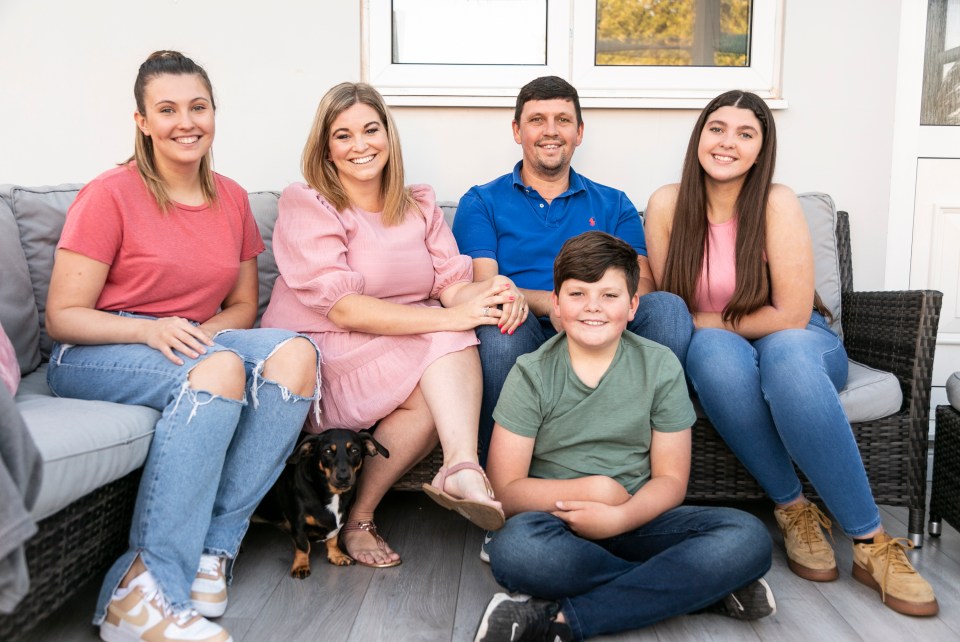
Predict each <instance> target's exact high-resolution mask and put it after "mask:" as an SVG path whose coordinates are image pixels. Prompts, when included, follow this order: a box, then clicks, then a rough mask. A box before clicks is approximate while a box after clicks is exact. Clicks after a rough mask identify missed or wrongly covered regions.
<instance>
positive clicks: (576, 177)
mask: <svg viewBox="0 0 960 642" xmlns="http://www.w3.org/2000/svg"><path fill="white" fill-rule="evenodd" d="M521 167H523V161H522V160H520V161H517V164H516V165H514V166H513V185H514V187H519V188H520V189H521V190H525V189H527V186H526V185H525V184H524V182H523V177H522V176H521V175H520V168H521ZM585 189H586V188H585V187H584V185H583V179H582V178H580V174H577V173H576V172H575V171H573V167H571V168H570V185H569V186H567V191H565V192H564V193H563V194H560V196H558V197H557V198H561V197H564V196H570V195H571V194H576V193H577V192H582V191H584V190H585Z"/></svg>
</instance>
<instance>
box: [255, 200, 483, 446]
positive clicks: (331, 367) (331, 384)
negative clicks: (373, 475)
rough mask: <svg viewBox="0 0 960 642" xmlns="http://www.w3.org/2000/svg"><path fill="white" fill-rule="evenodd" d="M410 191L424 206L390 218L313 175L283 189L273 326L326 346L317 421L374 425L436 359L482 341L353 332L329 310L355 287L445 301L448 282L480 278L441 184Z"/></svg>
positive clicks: (401, 299) (269, 322) (396, 297)
mask: <svg viewBox="0 0 960 642" xmlns="http://www.w3.org/2000/svg"><path fill="white" fill-rule="evenodd" d="M410 191H411V193H412V194H413V197H414V199H415V200H416V202H417V205H418V206H419V209H420V211H419V212H417V211H410V212H408V213H407V215H406V216H405V217H404V221H403V223H401V224H400V225H397V226H390V227H387V226H384V225H383V223H382V222H381V217H380V214H379V213H376V212H366V211H363V210H360V209H357V208H355V207H352V208H348V209H346V210H344V211H343V212H338V211H337V210H336V209H335V208H334V207H333V205H331V204H330V203H328V202H327V200H326V199H325V198H323V196H321V195H320V194H318V193H317V192H316V191H315V190H314V189H313V188H311V187H309V186H307V185H304V184H303V183H295V184H293V185H291V186H290V187H288V188H287V189H285V190H284V191H283V195H282V196H281V197H280V213H279V216H278V217H277V225H276V229H275V230H274V233H273V251H274V253H275V255H276V257H277V266H278V267H279V268H280V276H279V277H278V278H277V281H276V283H275V284H274V286H273V294H272V295H271V298H270V305H269V306H268V307H267V311H266V313H265V314H264V315H263V326H264V327H274V328H286V329H288V330H293V331H295V332H301V333H304V334H306V335H309V336H310V337H311V338H312V339H313V340H314V341H315V342H316V343H317V345H318V346H319V348H320V354H321V357H322V367H321V373H322V383H321V397H320V404H321V408H322V412H321V415H320V421H319V426H314V429H315V430H325V429H327V428H350V429H353V430H359V429H361V428H369V427H370V426H372V425H373V424H374V423H376V422H377V421H378V420H380V419H382V418H383V417H385V416H387V415H388V414H390V413H391V412H393V411H394V410H395V409H396V408H397V407H398V406H399V405H400V404H401V403H403V402H404V401H405V400H406V399H407V397H409V396H410V393H411V392H413V389H414V388H415V387H416V385H417V384H418V383H419V381H420V378H421V376H422V375H423V372H424V370H426V368H427V366H429V365H430V364H431V363H433V362H434V361H435V360H437V359H438V358H440V357H442V356H444V355H446V354H450V353H453V352H458V351H460V350H463V349H464V348H467V347H468V346H472V345H476V344H477V337H476V334H475V333H474V332H473V331H472V330H469V331H465V332H429V333H426V334H414V335H401V336H384V335H377V334H367V333H363V332H349V331H347V330H343V329H341V328H339V327H337V326H336V325H335V324H334V323H333V322H332V321H330V320H329V319H328V318H327V314H328V313H329V311H330V308H332V307H333V305H334V304H335V303H336V302H337V301H339V300H340V299H341V298H343V297H344V296H346V295H348V294H364V295H367V296H373V297H377V298H378V299H382V300H384V301H389V302H391V303H398V304H402V305H420V306H434V307H436V306H440V301H439V297H440V293H441V292H443V290H444V289H446V288H447V287H448V286H450V285H452V284H454V283H460V282H469V281H471V280H472V279H473V268H472V262H471V260H470V258H469V257H467V256H463V255H461V254H460V253H459V250H458V249H457V244H456V241H454V239H453V234H452V233H451V232H450V228H449V227H447V224H446V222H445V221H444V220H443V212H442V211H441V210H440V208H439V207H437V205H436V197H435V196H434V193H433V189H432V188H430V187H428V186H426V185H414V186H411V187H410ZM421 212H422V214H421Z"/></svg>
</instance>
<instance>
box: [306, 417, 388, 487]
mask: <svg viewBox="0 0 960 642" xmlns="http://www.w3.org/2000/svg"><path fill="white" fill-rule="evenodd" d="M364 455H367V456H369V457H373V456H375V455H383V456H384V457H389V456H390V453H389V451H387V449H386V448H384V447H383V445H382V444H381V443H380V442H378V441H377V440H376V439H374V438H373V435H371V434H370V433H369V432H367V431H366V430H360V431H353V430H345V429H343V428H332V429H330V430H325V431H323V432H322V433H320V434H317V435H310V436H309V437H307V438H306V439H304V440H303V441H302V442H300V445H298V446H297V448H296V450H294V451H293V454H292V455H290V457H288V458H287V464H288V465H291V466H307V467H308V468H310V469H311V471H312V472H314V473H319V475H320V476H321V477H322V478H323V479H325V480H326V482H327V486H328V488H329V489H330V492H331V493H334V494H340V493H343V492H345V491H348V490H350V489H351V488H353V486H354V484H356V483H357V473H358V472H359V471H360V466H361V465H362V464H363V456H364Z"/></svg>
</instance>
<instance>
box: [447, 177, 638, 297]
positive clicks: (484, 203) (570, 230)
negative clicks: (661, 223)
mask: <svg viewBox="0 0 960 642" xmlns="http://www.w3.org/2000/svg"><path fill="white" fill-rule="evenodd" d="M522 163H523V161H520V162H519V163H517V164H516V166H515V167H514V168H513V173H511V174H505V175H503V176H501V177H500V178H497V179H495V180H493V181H491V182H489V183H487V184H486V185H476V186H474V187H471V188H470V191H468V192H467V193H466V194H464V195H463V198H461V199H460V204H459V205H458V206H457V214H456V217H455V218H454V219H453V235H454V236H455V237H456V239H457V246H458V247H459V248H460V252H461V253H463V254H466V255H468V256H470V257H471V258H474V259H494V260H495V261H496V262H497V264H498V266H499V271H500V274H502V275H504V276H508V277H510V278H511V279H513V282H514V283H516V284H517V286H518V287H521V288H526V289H529V290H547V291H550V290H553V260H554V259H555V258H556V256H557V253H559V252H560V246H562V245H563V243H564V242H565V241H566V240H567V239H569V238H572V237H574V236H576V235H577V234H580V233H581V232H588V231H590V230H600V231H601V232H607V233H609V234H612V235H614V236H616V237H619V238H621V239H623V240H624V241H626V242H627V243H629V244H630V245H632V246H633V248H634V249H635V250H636V251H637V253H638V254H641V255H643V256H646V255H647V246H646V243H645V241H644V237H643V226H642V224H641V223H640V216H639V215H638V214H637V208H636V207H634V206H633V203H631V202H630V199H629V198H627V195H626V194H624V193H623V192H621V191H620V190H617V189H613V188H612V187H607V186H606V185H600V184H599V183H595V182H593V181H591V180H590V179H588V178H584V177H583V176H581V175H580V174H577V173H576V172H575V171H573V168H571V169H570V187H569V188H568V189H567V191H565V192H564V193H563V194H560V195H559V196H557V197H556V198H555V199H553V202H552V203H547V202H546V201H545V200H543V197H541V196H540V194H538V193H537V191H536V190H535V189H533V188H532V187H527V186H526V185H524V184H523V180H522V179H521V178H520V167H521V165H522Z"/></svg>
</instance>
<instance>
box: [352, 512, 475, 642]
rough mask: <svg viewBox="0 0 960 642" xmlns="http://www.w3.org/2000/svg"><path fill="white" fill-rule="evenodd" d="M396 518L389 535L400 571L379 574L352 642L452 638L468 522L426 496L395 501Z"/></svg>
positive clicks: (393, 518) (356, 623)
mask: <svg viewBox="0 0 960 642" xmlns="http://www.w3.org/2000/svg"><path fill="white" fill-rule="evenodd" d="M389 502H390V504H391V508H392V510H393V516H392V519H391V523H390V530H389V534H388V535H385V537H387V541H389V542H390V545H391V546H392V547H393V548H394V550H396V551H398V552H399V553H400V554H401V555H402V557H403V560H404V562H403V564H402V565H401V566H399V567H397V568H396V569H391V570H396V571H397V572H395V573H389V574H387V573H378V574H376V575H375V576H374V578H373V580H372V581H371V583H370V586H369V587H368V589H367V593H366V595H365V597H364V599H363V604H362V607H361V613H362V614H363V617H361V618H358V620H357V621H356V622H355V624H354V627H353V630H352V631H351V634H350V637H349V639H350V640H352V641H355V642H369V641H370V640H393V641H396V642H402V641H406V640H411V641H412V640H449V639H451V637H452V635H453V624H454V617H455V614H456V607H457V594H458V587H459V585H460V578H461V566H462V561H463V546H464V544H463V542H464V537H465V534H466V530H467V526H468V522H466V521H465V520H464V519H463V517H461V516H460V515H459V514H457V513H453V512H451V511H446V510H443V509H442V508H440V507H439V506H437V505H436V504H434V503H433V501H431V500H430V499H429V498H428V497H427V496H426V495H424V494H423V493H396V494H395V495H394V496H391V497H390V498H389Z"/></svg>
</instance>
